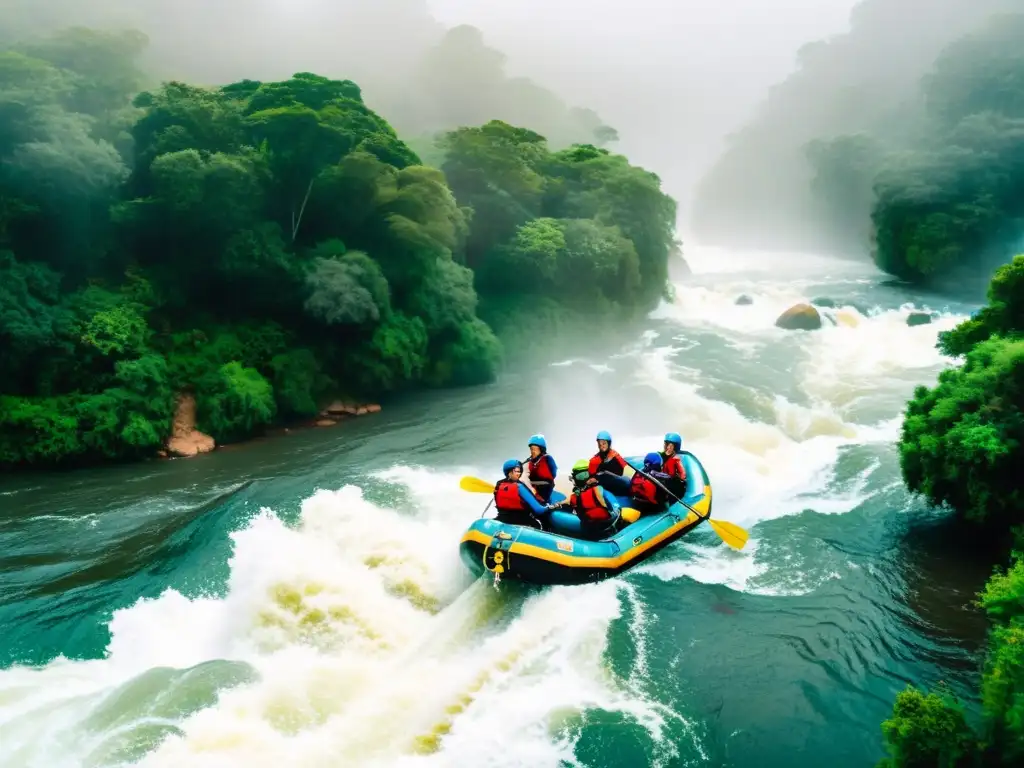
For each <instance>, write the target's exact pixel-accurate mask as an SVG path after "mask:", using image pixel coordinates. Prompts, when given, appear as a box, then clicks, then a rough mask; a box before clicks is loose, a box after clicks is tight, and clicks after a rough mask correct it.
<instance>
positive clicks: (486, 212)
mask: <svg viewBox="0 0 1024 768" xmlns="http://www.w3.org/2000/svg"><path fill="white" fill-rule="evenodd" d="M443 147H444V150H445V157H446V160H445V164H444V167H443V168H444V172H445V175H446V176H447V178H448V181H449V183H450V184H451V185H452V189H453V190H454V191H455V194H456V197H457V198H458V199H459V202H460V203H462V204H464V205H467V206H469V207H471V208H472V209H473V212H474V213H473V219H472V222H473V223H472V226H471V230H470V234H469V238H468V240H467V242H466V259H467V263H468V264H469V265H470V266H472V267H473V268H474V269H475V270H476V271H477V278H478V280H477V287H478V288H479V289H480V291H481V292H482V294H483V296H484V298H485V300H491V299H495V300H498V301H500V302H502V303H505V302H506V294H508V293H509V291H514V292H516V293H519V294H522V297H523V301H524V302H532V301H534V300H535V298H536V297H537V296H550V297H554V296H555V295H560V296H561V297H563V298H567V300H568V301H569V302H570V303H573V302H575V306H576V309H577V311H580V312H584V313H589V314H593V315H595V316H597V315H601V314H604V313H606V311H607V309H608V307H609V305H611V306H614V307H617V308H621V309H625V310H627V311H628V312H630V313H631V312H633V311H637V310H648V309H651V308H653V307H654V306H655V305H656V304H657V302H658V300H659V299H660V298H661V297H662V296H663V295H664V292H665V284H666V280H667V278H668V257H669V253H670V252H671V249H672V247H673V243H674V234H675V219H676V204H675V201H674V200H673V199H672V198H671V197H669V196H668V195H666V194H665V193H664V192H662V191H661V182H660V180H659V179H658V177H657V176H655V175H654V174H652V173H649V172H648V171H645V170H643V169H642V168H637V167H635V166H632V165H630V164H629V162H628V161H627V160H626V159H625V158H624V157H622V156H619V155H613V154H611V153H609V152H608V151H607V150H604V149H599V148H597V147H594V146H591V145H577V146H574V147H571V148H570V149H566V150H563V151H560V152H556V153H551V152H550V151H548V148H547V145H546V142H545V141H544V139H543V137H541V136H539V135H538V134H536V133H534V132H532V131H529V130H526V129H523V128H516V127H514V126H510V125H508V124H506V123H502V122H499V121H492V122H490V123H487V124H486V125H484V126H482V127H480V128H460V129H459V130H457V131H453V132H450V133H449V134H447V136H446V137H445V138H444V140H443ZM570 286H571V290H566V289H567V288H569V287H570Z"/></svg>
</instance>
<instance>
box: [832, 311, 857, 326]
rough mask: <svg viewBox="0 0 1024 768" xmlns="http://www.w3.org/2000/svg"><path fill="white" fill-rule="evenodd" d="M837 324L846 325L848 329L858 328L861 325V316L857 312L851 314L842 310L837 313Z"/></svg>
mask: <svg viewBox="0 0 1024 768" xmlns="http://www.w3.org/2000/svg"><path fill="white" fill-rule="evenodd" d="M836 322H837V323H838V324H839V325H845V326H846V327H848V328H856V327H857V326H858V325H860V315H858V314H857V313H856V312H851V311H850V310H848V309H841V310H839V311H838V312H836Z"/></svg>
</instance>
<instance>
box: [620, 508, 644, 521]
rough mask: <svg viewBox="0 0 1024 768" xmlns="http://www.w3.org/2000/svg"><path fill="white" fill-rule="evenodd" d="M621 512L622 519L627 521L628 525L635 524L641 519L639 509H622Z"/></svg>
mask: <svg viewBox="0 0 1024 768" xmlns="http://www.w3.org/2000/svg"><path fill="white" fill-rule="evenodd" d="M619 512H620V513H621V514H622V519H623V520H625V521H626V522H627V523H635V522H636V521H637V520H639V519H640V510H639V509H633V508H632V507H623V508H622V509H620V510H619Z"/></svg>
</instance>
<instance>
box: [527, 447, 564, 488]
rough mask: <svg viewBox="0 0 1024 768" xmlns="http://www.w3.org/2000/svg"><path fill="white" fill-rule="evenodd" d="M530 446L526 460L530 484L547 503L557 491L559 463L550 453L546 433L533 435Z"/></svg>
mask: <svg viewBox="0 0 1024 768" xmlns="http://www.w3.org/2000/svg"><path fill="white" fill-rule="evenodd" d="M527 446H529V448H530V458H528V459H527V460H526V469H527V474H528V477H529V478H530V485H532V486H533V490H534V491H535V492H536V494H537V496H538V498H540V500H541V501H543V502H544V503H545V504H547V503H548V502H549V501H551V494H552V493H554V491H555V476H556V475H557V474H558V464H556V463H555V459H554V457H553V456H552V455H551V454H550V453H548V443H547V440H545V439H544V435H533V436H532V437H531V438H530V441H529V442H528V443H527Z"/></svg>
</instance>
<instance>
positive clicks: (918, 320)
mask: <svg viewBox="0 0 1024 768" xmlns="http://www.w3.org/2000/svg"><path fill="white" fill-rule="evenodd" d="M931 321H932V316H931V315H929V314H928V313H927V312H911V313H910V314H909V315H907V325H909V326H910V327H911V328H913V327H914V326H915V325H928V324H929V323H930V322H931Z"/></svg>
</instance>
